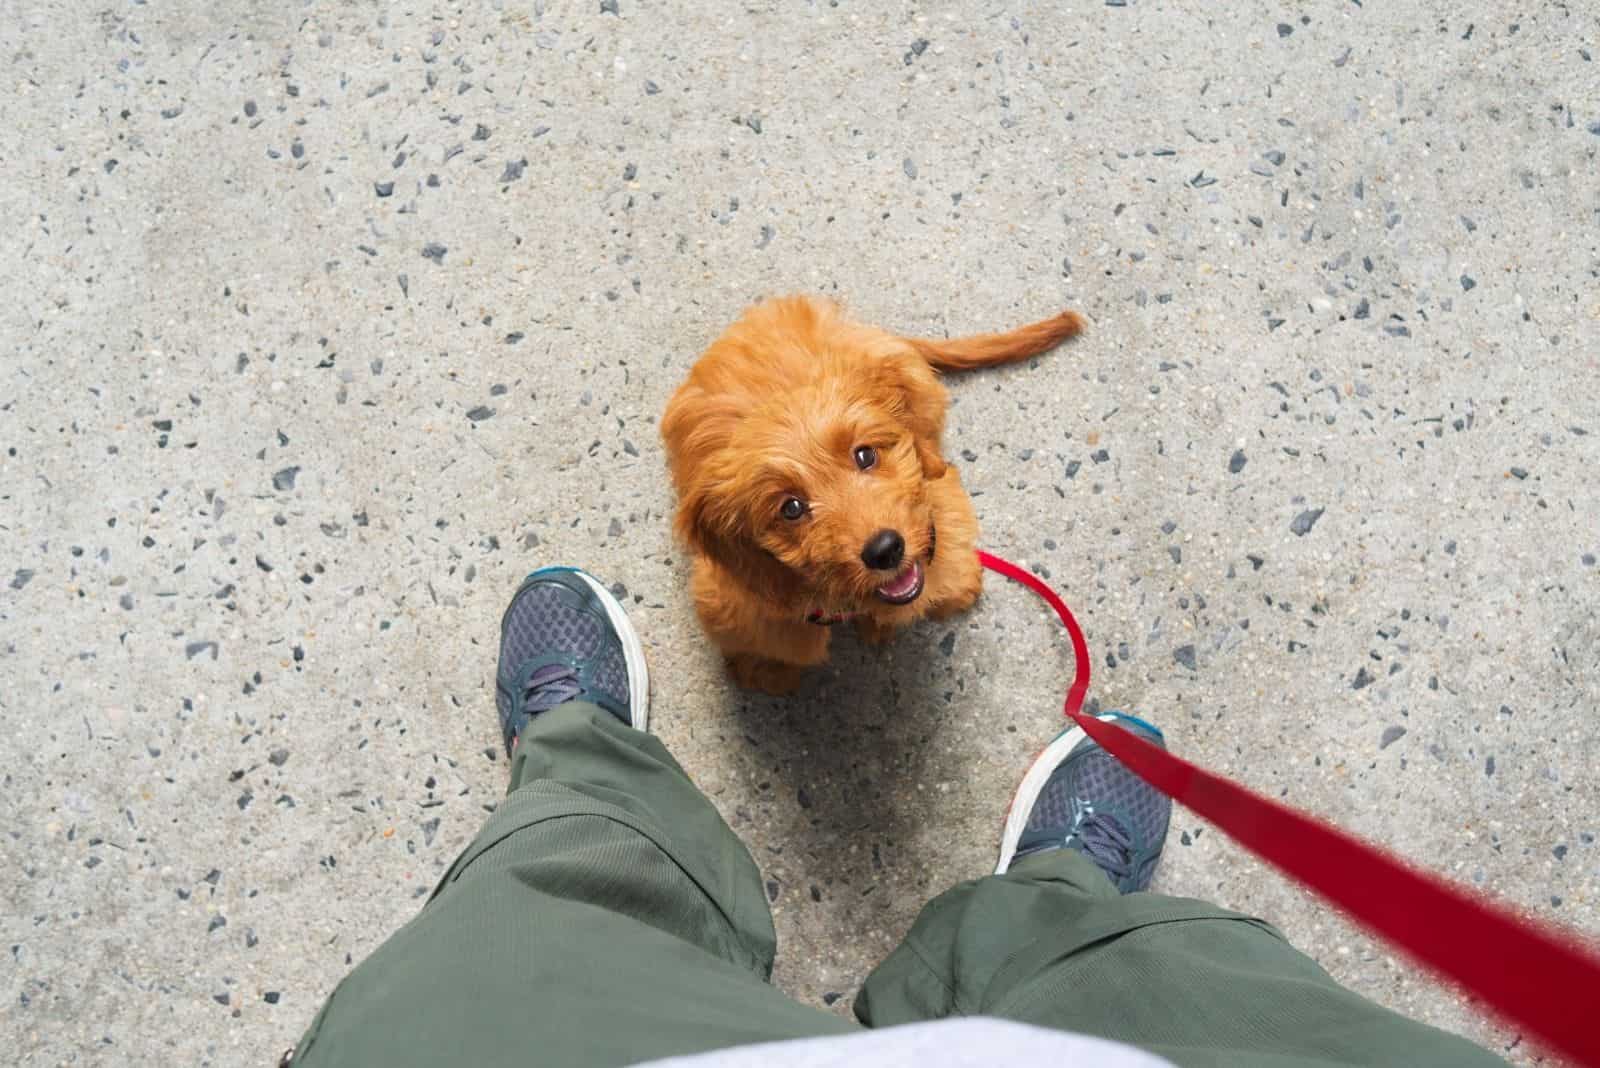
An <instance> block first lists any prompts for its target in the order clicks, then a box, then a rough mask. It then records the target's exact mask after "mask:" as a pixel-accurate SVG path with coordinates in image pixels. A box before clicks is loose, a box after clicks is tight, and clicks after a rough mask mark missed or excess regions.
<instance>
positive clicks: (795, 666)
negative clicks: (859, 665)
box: [723, 623, 829, 696]
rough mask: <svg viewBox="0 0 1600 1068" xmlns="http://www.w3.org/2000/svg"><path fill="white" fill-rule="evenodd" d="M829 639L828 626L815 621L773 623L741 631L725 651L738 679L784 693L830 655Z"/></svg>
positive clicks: (753, 686)
mask: <svg viewBox="0 0 1600 1068" xmlns="http://www.w3.org/2000/svg"><path fill="white" fill-rule="evenodd" d="M729 637H730V638H731V637H734V636H732V635H729ZM828 639H829V634H828V628H827V627H819V626H817V625H816V624H814V623H769V624H767V625H766V626H762V627H759V628H757V629H753V630H750V631H746V632H745V633H742V634H740V635H738V636H737V644H736V645H733V644H732V643H730V644H728V645H724V646H723V651H724V652H725V653H727V658H728V672H729V673H730V674H731V675H732V676H733V681H734V682H736V683H738V684H739V685H740V686H742V687H744V688H745V689H747V690H760V691H761V692H762V693H769V694H773V695H774V696H782V695H783V694H787V693H793V692H794V689H795V687H797V686H799V685H800V680H801V678H802V676H803V675H804V673H805V669H806V668H807V667H810V666H812V665H814V664H820V663H822V662H823V661H824V660H827V659H828ZM730 646H731V647H730Z"/></svg>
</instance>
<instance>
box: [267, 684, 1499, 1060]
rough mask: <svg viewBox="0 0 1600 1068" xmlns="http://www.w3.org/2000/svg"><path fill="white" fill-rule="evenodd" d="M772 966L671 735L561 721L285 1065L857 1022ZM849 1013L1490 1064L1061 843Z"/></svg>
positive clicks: (1211, 909) (594, 1049)
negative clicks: (799, 991) (800, 994)
mask: <svg viewBox="0 0 1600 1068" xmlns="http://www.w3.org/2000/svg"><path fill="white" fill-rule="evenodd" d="M775 949H776V936H775V934H774V932H773V927H772V916H771V914H770V912H769V911H768V908H767V900H766V897H765V895H764V894H763V892H762V883H761V879H760V876H759V873H758V871H757V869H756V866H755V863H754V862H753V861H752V860H751V859H750V854H749V853H748V852H747V851H746V850H745V848H744V846H743V845H742V844H741V843H740V842H739V840H738V839H737V838H736V837H734V834H733V832H732V831H731V830H730V829H729V828H728V826H727V825H726V824H725V823H723V821H722V819H721V817H720V816H718V814H717V812H716V810H715V809H714V808H713V807H712V806H711V803H710V802H709V801H707V800H706V798H705V797H704V796H703V795H702V794H701V793H700V792H699V791H698V790H697V789H695V787H694V784H693V783H691V782H690V781H689V778H688V776H687V775H685V774H684V771H683V769H682V768H680V767H679V766H678V764H677V762H676V761H674V760H673V759H672V757H671V756H669V755H668V754H667V751H666V749H665V748H663V746H662V745H661V743H660V742H658V741H657V740H656V739H655V738H653V737H650V736H649V735H646V734H643V733H640V732H638V731H635V730H632V729H630V728H628V727H626V726H624V725H623V724H621V723H620V722H618V721H617V720H616V719H615V718H614V717H612V716H611V715H609V714H607V713H606V712H604V711H602V710H600V709H598V708H595V707H593V706H591V705H583V704H570V705H564V706H561V707H558V708H556V709H553V710H551V711H550V712H547V713H545V714H543V715H541V716H540V717H538V718H537V719H536V720H535V721H534V722H533V724H532V725H531V726H530V727H529V728H528V730H527V731H526V732H525V733H524V734H523V737H522V741H521V744H520V745H519V747H518V751H517V756H516V759H515V761H514V762H513V764H512V769H511V786H510V791H509V793H508V796H507V798H506V801H505V803H504V804H503V805H501V806H500V808H499V810H498V811H497V812H496V813H495V814H494V815H493V816H492V817H491V818H490V819H489V821H488V823H487V825H486V826H485V827H484V828H483V830H482V832H481V833H480V834H479V835H478V837H477V839H476V840H475V841H474V842H473V843H472V844H471V845H470V846H468V847H467V850H466V851H465V852H464V853H462V854H461V856H460V857H459V858H457V859H456V861H455V863H454V864H452V865H451V867H450V870H449V871H448V872H446V873H445V876H444V878H443V879H442V880H441V881H440V883H439V885H438V887H437V888H436V889H435V890H434V892H433V895H432V896H431V897H430V898H429V900H428V903H427V905H426V906H425V907H424V908H423V910H422V912H421V913H420V914H419V915H418V916H417V917H416V918H415V919H413V920H412V921H411V922H410V923H408V924H406V926H405V927H403V928H402V929H401V930H400V931H399V932H397V933H396V934H395V935H394V936H393V937H392V938H390V939H389V941H388V942H386V943H384V945H383V946H381V947H380V948H379V949H378V950H377V951H376V952H375V953H373V954H372V956H370V957H369V958H367V960H365V961H364V962H362V964H361V965H360V966H359V967H357V968H356V970H355V971H354V972H352V973H351V974H350V975H349V976H348V977H347V978H346V979H345V980H344V981H343V982H342V983H341V984H340V985H339V986H338V988H337V989H336V990H335V991H334V993H333V995H332V997H330V998H329V999H328V1002H327V1004H326V1005H324V1006H323V1008H322V1010H321V1012H319V1013H318V1014H317V1017H316V1019H315V1020H314V1021H313V1022H312V1024H311V1027H310V1029H309V1030H307V1032H306V1034H305V1035H304V1037H303V1038H302V1039H301V1041H300V1045H299V1048H298V1049H297V1051H296V1055H295V1059H294V1064H295V1065H296V1066H297V1068H299V1066H308V1068H314V1066H318V1065H330V1066H331V1065H340V1066H345V1068H361V1066H368V1065H371V1066H379V1065H381V1066H385V1068H392V1066H399V1065H440V1064H463V1065H473V1066H482V1068H492V1066H498V1065H522V1064H534V1063H537V1064H546V1065H573V1066H585V1068H587V1066H599V1065H625V1064H632V1063H635V1062H639V1061H645V1060H651V1059H654V1058H659V1057H666V1056H670V1055H675V1054H685V1053H695V1052H701V1051H705V1050H710V1049H718V1048H723V1047H728V1046H737V1045H743V1044H748V1043H755V1042H765V1041H773V1040H777V1039H783V1038H799V1037H812V1036H819V1035H829V1034H836V1033H848V1032H851V1031H854V1030H856V1027H857V1025H856V1024H854V1023H852V1022H851V1021H848V1020H845V1019H842V1018H840V1017H838V1016H834V1015H832V1014H830V1013H826V1012H823V1011H821V1010H819V1009H814V1008H810V1007H807V1006H804V1005H801V1004H799V1003H798V1002H796V1001H793V1000H791V999H790V998H788V997H787V996H786V995H784V994H782V993H780V992H779V991H778V990H776V989H775V988H773V987H772V986H771V985H769V983H768V982H767V980H768V977H769V976H770V974H771V971H772V962H773V954H774V951H775ZM855 1014H856V1017H857V1019H858V1020H859V1021H860V1022H861V1024H864V1025H866V1026H868V1027H883V1026H887V1025H891V1024H899V1023H908V1022H912V1021H919V1020H930V1019H934V1018H938V1017H944V1016H950V1015H959V1014H984V1015H989V1016H998V1017H1004V1018H1008V1019H1012V1020H1018V1021H1023V1022H1026V1023H1032V1024H1037V1025H1042V1026H1046V1027H1053V1028H1060V1029H1064V1030H1070V1031H1077V1032H1080V1033H1085V1034H1090V1035H1098V1036H1102V1037H1105V1038H1111V1039H1116V1040H1120V1041H1122V1042H1126V1043H1130V1044H1132V1045H1135V1046H1141V1047H1144V1048H1146V1049H1148V1050H1150V1051H1152V1052H1154V1053H1157V1054H1159V1055H1161V1056H1164V1057H1166V1058H1168V1059H1169V1060H1172V1061H1174V1062H1175V1063H1177V1064H1179V1065H1184V1066H1190V1065H1206V1066H1210V1065H1216V1066H1224V1065H1226V1066H1229V1068H1240V1066H1246V1068H1248V1066H1255V1065H1285V1064H1293V1065H1297V1066H1307V1068H1309V1066H1314V1065H1373V1064H1397V1065H1398V1064H1404V1065H1407V1066H1427V1065H1440V1066H1445V1065H1448V1066H1450V1068H1468V1066H1472V1065H1497V1064H1501V1063H1503V1062H1501V1061H1500V1060H1499V1059H1498V1058H1495V1057H1493V1056H1491V1055H1489V1054H1488V1053H1486V1052H1484V1051H1483V1050H1480V1049H1478V1048H1477V1047H1475V1046H1473V1045H1471V1044H1470V1043H1468V1042H1466V1041H1464V1040H1462V1039H1460V1038H1457V1037H1455V1036H1452V1035H1449V1034H1446V1033H1444V1032H1442V1031H1438V1030H1435V1029H1433V1028H1431V1027H1426V1026H1423V1025H1421V1024H1418V1023H1414V1022H1412V1021H1410V1020H1407V1019H1405V1018H1404V1017H1401V1016H1398V1015H1396V1014H1394V1013H1392V1012H1389V1011H1388V1010H1386V1009H1383V1008H1380V1007H1379V1006H1377V1005H1375V1004H1373V1003H1372V1002H1370V1001H1367V1000H1365V999H1363V998H1360V997H1357V996H1356V995H1355V994H1352V993H1350V992H1349V991H1347V990H1345V989H1343V988H1342V987H1340V986H1339V985H1338V984H1337V983H1335V982H1334V981H1333V979H1332V978H1330V977H1329V976H1328V974H1327V973H1326V972H1324V971H1323V970H1322V969H1321V968H1319V967H1318V966H1317V965H1316V963H1315V962H1314V961H1312V960H1311V959H1310V958H1309V957H1306V956H1305V955H1303V954H1301V953H1299V952H1298V951H1296V950H1295V949H1294V947H1292V946H1290V945H1289V943H1288V942H1286V941H1285V940H1284V938H1283V936H1282V935H1280V934H1279V933H1278V932H1277V931H1275V930H1274V929H1273V928H1272V927H1270V926H1268V925H1267V924H1265V923H1263V922H1261V921H1260V920H1253V919H1250V918H1248V917H1245V916H1240V915H1237V914H1235V913H1232V912H1228V911H1226V910H1224V909H1220V908H1217V907H1215V906H1212V905H1207V904H1205V903H1203V902H1199V901H1190V900H1187V899H1182V898H1169V897H1161V896H1158V895H1155V894H1130V895H1127V896H1119V895H1118V894H1117V893H1116V891H1115V890H1114V889H1113V888H1112V886H1111V884H1110V882H1109V881H1108V880H1107V879H1106V878H1105V876H1103V875H1102V874H1101V873H1100V871H1099V870H1098V869H1097V868H1095V867H1094V866H1093V865H1092V864H1091V863H1090V862H1089V861H1087V860H1085V859H1084V858H1083V857H1082V856H1080V855H1078V854H1076V853H1073V852H1069V851H1065V850H1061V851H1055V852H1052V853H1046V854H1042V855H1039V856H1035V857H1032V858H1029V859H1027V860H1025V861H1023V862H1021V863H1019V864H1017V865H1016V866H1015V867H1014V868H1013V869H1012V870H1011V871H1010V872H1009V873H1007V874H1006V875H1002V876H990V877H988V878H983V879H977V880H974V881H972V882H967V883H962V884H960V885H959V886H956V887H954V888H953V889H951V890H949V891H947V892H945V893H944V894H942V895H940V896H939V897H938V898H937V899H935V900H934V901H933V902H932V903H930V904H929V905H928V906H927V907H926V908H925V909H924V910H923V912H922V915H921V916H920V917H919V918H918V919H917V922H916V924H915V925H914V926H913V928H912V930H911V932H910V934H909V935H907V936H906V939H905V941H904V942H903V943H902V944H901V945H900V946H899V948H897V949H896V950H895V951H894V952H893V953H892V954H890V956H889V958H888V959H887V960H885V961H884V962H883V963H882V964H880V965H879V966H878V967H877V969H875V970H874V971H873V972H872V974H871V975H870V976H868V977H867V980H866V983H865V985H864V986H863V987H862V989H861V992H860V994H859V995H858V996H857V998H856V1002H855Z"/></svg>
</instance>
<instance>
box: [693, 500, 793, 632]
mask: <svg viewBox="0 0 1600 1068" xmlns="http://www.w3.org/2000/svg"><path fill="white" fill-rule="evenodd" d="M736 492H737V491H736V490H735V488H734V487H733V486H732V485H729V484H722V483H718V482H707V481H701V482H699V483H697V484H696V485H694V486H692V487H690V488H689V489H688V490H687V491H686V492H685V493H683V494H682V496H681V498H680V500H679V503H678V515H677V519H676V520H675V521H674V524H673V526H674V529H675V530H676V532H677V535H678V537H679V538H680V539H681V540H682V541H683V542H684V543H685V544H686V545H688V546H689V548H690V549H692V550H694V551H695V552H696V553H698V554H700V555H701V556H704V557H706V558H707V559H708V560H710V561H712V562H713V563H715V564H716V565H717V566H718V567H720V568H722V569H723V570H724V571H726V572H728V573H729V574H730V575H732V576H733V577H734V578H735V579H737V580H738V581H739V582H740V584H742V585H743V586H745V587H746V588H747V589H749V590H750V591H751V592H753V593H755V594H756V595H758V596H760V597H764V598H766V599H768V600H771V601H791V600H795V599H796V598H797V597H798V596H799V595H800V594H801V593H802V592H803V591H802V590H801V582H800V580H799V577H798V576H797V575H796V574H795V573H794V572H793V571H792V570H790V569H789V568H788V567H786V566H784V564H783V563H782V562H781V561H780V560H779V559H778V558H777V557H775V556H773V555H772V554H771V553H769V552H767V551H766V550H765V549H763V548H762V547H761V546H760V545H759V544H757V543H756V541H755V539H754V537H753V536H751V534H750V532H749V531H748V530H747V529H745V525H744V524H743V522H742V521H741V517H740V516H739V515H738V514H737V512H736V502H735V501H733V500H732V499H731V498H732V497H733V496H734V495H735V493H736ZM796 611H799V607H797V608H796Z"/></svg>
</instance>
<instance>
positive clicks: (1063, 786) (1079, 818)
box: [1016, 717, 1172, 893]
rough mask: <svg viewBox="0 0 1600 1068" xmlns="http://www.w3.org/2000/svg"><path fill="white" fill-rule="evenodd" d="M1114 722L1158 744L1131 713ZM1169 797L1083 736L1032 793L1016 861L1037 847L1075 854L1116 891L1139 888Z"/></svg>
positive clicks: (1147, 876) (1157, 845)
mask: <svg viewBox="0 0 1600 1068" xmlns="http://www.w3.org/2000/svg"><path fill="white" fill-rule="evenodd" d="M1118 722H1119V724H1120V725H1121V726H1123V727H1126V728H1127V729H1128V730H1130V731H1133V732H1134V733H1136V734H1138V735H1140V736H1141V737H1143V738H1145V739H1146V740H1147V741H1150V742H1153V743H1155V744H1156V745H1159V746H1161V747H1162V748H1166V746H1165V743H1164V742H1163V741H1162V738H1161V734H1160V732H1159V731H1156V730H1154V729H1153V728H1150V727H1149V726H1148V725H1147V724H1144V723H1142V722H1141V721H1139V720H1136V719H1133V718H1132V717H1118ZM1171 814H1172V802H1171V801H1170V800H1169V799H1168V798H1167V797H1166V795H1164V794H1162V793H1161V792H1160V791H1159V790H1157V789H1156V788H1155V787H1153V786H1151V785H1149V784H1148V783H1146V782H1145V781H1144V780H1143V779H1141V778H1139V777H1138V776H1137V775H1135V774H1134V773H1133V772H1131V771H1129V770H1128V769H1127V768H1126V767H1124V766H1123V765H1122V763H1121V762H1120V761H1118V760H1117V759H1116V758H1115V757H1113V756H1112V755H1111V754H1110V753H1107V752H1106V751H1105V750H1104V749H1102V748H1100V746H1099V745H1098V744H1096V743H1095V742H1094V741H1092V740H1091V739H1089V738H1084V739H1083V740H1082V741H1080V742H1079V743H1078V744H1077V745H1075V746H1074V747H1073V748H1072V751H1071V752H1070V753H1068V754H1067V756H1066V758H1065V759H1064V760H1062V762H1061V763H1060V765H1058V766H1057V767H1056V769H1055V771H1054V772H1052V773H1051V775H1050V778H1049V779H1048V780H1047V781H1046V783H1045V786H1044V788H1043V789H1042V790H1041V791H1040V793H1039V797H1038V799H1037V801H1035V803H1034V806H1033V808H1032V810H1031V811H1030V812H1029V814H1028V820H1027V823H1026V824H1025V825H1024V827H1023V831H1022V836H1021V837H1020V838H1019V839H1018V841H1017V852H1016V855H1017V857H1018V858H1021V857H1022V856H1024V855H1025V854H1028V853H1037V852H1039V851H1041V850H1045V849H1054V848H1067V849H1074V850H1077V851H1078V852H1081V853H1083V854H1084V855H1085V856H1087V857H1088V858H1089V859H1090V860H1092V861H1094V862H1095V864H1096V865H1097V866H1098V867H1099V868H1100V869H1101V870H1102V871H1104V872H1105V873H1106V876H1107V877H1108V878H1110V880H1111V881H1112V882H1113V883H1114V884H1115V885H1116V887H1117V889H1118V890H1120V891H1121V892H1123V893H1129V892H1131V891H1135V890H1144V889H1147V888H1148V887H1149V886H1150V880H1151V878H1152V877H1153V876H1154V875H1155V868H1156V862H1157V861H1158V860H1159V859H1160V857H1161V849H1162V846H1163V845H1164V844H1165V842H1166V837H1167V823H1168V821H1169V819H1170V817H1171Z"/></svg>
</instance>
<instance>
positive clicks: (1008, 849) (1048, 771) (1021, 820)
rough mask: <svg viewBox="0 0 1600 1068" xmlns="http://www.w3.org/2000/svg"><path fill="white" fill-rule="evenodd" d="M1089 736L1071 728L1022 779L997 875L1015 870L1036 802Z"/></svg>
mask: <svg viewBox="0 0 1600 1068" xmlns="http://www.w3.org/2000/svg"><path fill="white" fill-rule="evenodd" d="M1087 737H1088V735H1087V734H1085V733H1084V730H1083V728H1082V727H1068V728H1067V729H1066V730H1064V731H1062V732H1061V733H1060V734H1058V735H1056V736H1055V737H1054V738H1052V739H1051V740H1050V744H1049V745H1047V746H1045V747H1044V749H1042V750H1041V751H1040V752H1039V755H1038V756H1037V757H1035V758H1034V760H1033V765H1032V766H1031V767H1029V768H1028V773H1027V774H1026V775H1024V776H1023V777H1022V784H1021V785H1020V786H1018V787H1017V795H1016V796H1015V797H1013V798H1012V799H1011V808H1010V809H1009V810H1008V811H1007V812H1006V825H1005V828H1004V829H1003V830H1002V831H1001V832H1000V861H999V863H997V864H996V865H995V866H994V873H995V874H996V875H1004V874H1005V873H1006V869H1008V868H1010V867H1011V861H1012V860H1014V859H1015V858H1016V855H1017V842H1019V841H1020V840H1021V839H1022V830H1023V828H1024V827H1026V826H1027V825H1028V816H1029V814H1031V813H1032V812H1033V806H1034V803H1035V802H1037V801H1038V800H1039V795H1040V794H1041V793H1043V792H1044V784H1045V783H1047V782H1049V781H1050V776H1051V775H1052V774H1053V773H1054V772H1055V770H1056V768H1058V767H1060V766H1061V762H1062V761H1063V760H1065V759H1066V756H1067V754H1068V753H1070V752H1072V749H1073V747H1074V746H1076V745H1077V744H1078V743H1079V742H1081V741H1083V740H1084V739H1085V738H1087Z"/></svg>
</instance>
